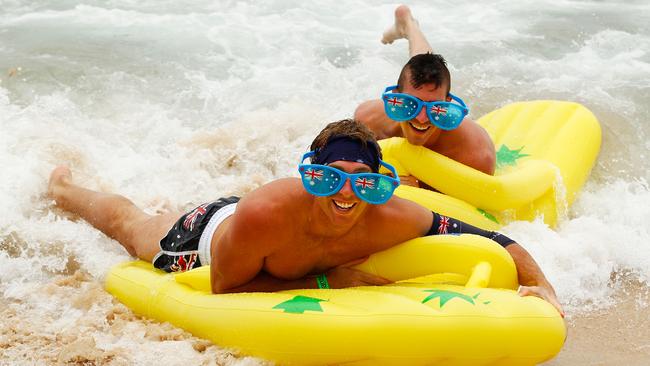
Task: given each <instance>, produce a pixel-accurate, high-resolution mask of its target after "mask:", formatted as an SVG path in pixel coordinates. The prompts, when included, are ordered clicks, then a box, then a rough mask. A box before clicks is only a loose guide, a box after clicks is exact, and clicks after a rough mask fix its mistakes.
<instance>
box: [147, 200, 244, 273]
mask: <svg viewBox="0 0 650 366" xmlns="http://www.w3.org/2000/svg"><path fill="white" fill-rule="evenodd" d="M237 202H239V197H235V196H231V197H226V198H219V199H218V200H216V201H214V202H208V203H204V204H202V205H200V206H199V207H197V208H195V209H193V210H192V211H190V212H188V213H186V214H185V215H183V216H181V218H180V219H178V221H176V223H174V226H172V228H171V229H170V230H169V232H168V233H167V235H166V236H165V237H164V238H162V239H161V240H160V252H158V254H156V256H155V257H154V258H153V260H152V263H153V266H154V267H156V268H158V269H162V270H163V271H165V272H182V271H189V270H190V269H192V268H198V267H200V266H204V265H209V264H210V247H211V244H212V236H213V235H214V232H215V230H217V227H219V224H221V223H222V222H223V221H224V220H225V219H227V218H228V217H230V216H231V215H232V214H233V213H234V212H235V208H236V207H237Z"/></svg>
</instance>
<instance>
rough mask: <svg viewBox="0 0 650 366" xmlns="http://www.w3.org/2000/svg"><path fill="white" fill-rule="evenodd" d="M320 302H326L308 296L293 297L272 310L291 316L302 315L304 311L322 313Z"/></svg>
mask: <svg viewBox="0 0 650 366" xmlns="http://www.w3.org/2000/svg"><path fill="white" fill-rule="evenodd" d="M321 301H327V300H322V299H317V298H315V297H309V296H300V295H298V296H295V297H294V298H293V299H291V300H287V301H285V302H282V303H279V304H277V305H275V306H274V307H273V309H282V310H284V312H285V313H293V314H302V313H304V312H305V311H308V310H309V311H320V312H322V311H323V308H322V307H321V306H320V304H319V303H320V302H321Z"/></svg>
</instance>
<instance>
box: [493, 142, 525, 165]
mask: <svg viewBox="0 0 650 366" xmlns="http://www.w3.org/2000/svg"><path fill="white" fill-rule="evenodd" d="M523 149H524V146H522V147H520V148H519V149H516V150H510V148H508V146H506V145H505V144H504V145H501V148H499V151H497V168H502V167H504V166H506V165H517V160H518V159H521V158H523V157H525V156H530V154H521V150H523Z"/></svg>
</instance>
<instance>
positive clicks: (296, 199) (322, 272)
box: [48, 120, 564, 316]
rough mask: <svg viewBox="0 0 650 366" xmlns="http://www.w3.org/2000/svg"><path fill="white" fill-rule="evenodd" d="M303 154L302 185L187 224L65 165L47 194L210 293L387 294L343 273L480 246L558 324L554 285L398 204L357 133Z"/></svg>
mask: <svg viewBox="0 0 650 366" xmlns="http://www.w3.org/2000/svg"><path fill="white" fill-rule="evenodd" d="M310 150H311V151H309V152H307V153H305V154H304V155H302V158H301V159H300V164H299V165H298V172H299V174H300V179H298V178H284V179H278V180H274V181H272V182H270V183H267V184H265V185H263V186H261V187H259V188H257V189H255V190H253V191H251V192H249V193H248V194H246V195H245V196H244V197H242V198H241V200H240V198H239V197H227V198H220V199H217V200H214V201H212V202H207V203H204V204H202V205H200V206H198V207H196V208H195V209H193V210H191V211H189V212H187V213H182V212H169V213H166V214H160V215H149V214H147V213H145V212H144V211H143V210H141V209H140V208H138V207H137V206H135V205H134V204H133V202H131V201H130V200H128V199H127V198H126V197H124V196H121V195H117V194H110V193H103V192H97V191H93V190H89V189H86V188H83V187H81V186H79V185H76V184H74V183H73V182H72V173H71V172H70V169H68V168H67V167H63V166H62V167H58V168H56V169H54V170H53V171H52V173H51V175H50V182H49V187H48V195H49V197H50V198H52V199H53V200H54V201H55V202H56V205H57V207H59V208H61V209H63V210H65V211H68V212H71V213H74V214H77V215H79V216H81V217H82V218H83V219H85V220H86V221H87V222H88V223H90V224H91V225H93V226H94V227H95V228H97V229H98V230H100V231H102V232H103V233H104V234H106V235H107V236H109V237H111V238H113V239H115V240H117V241H118V242H119V243H120V244H121V245H122V246H123V247H124V248H125V249H126V250H127V251H128V252H129V254H131V255H133V256H136V257H138V258H140V259H142V260H144V261H147V262H150V263H152V264H153V265H154V267H156V268H159V269H162V270H164V271H167V272H177V271H187V270H190V269H192V268H196V267H199V266H202V265H210V282H211V285H212V291H213V292H214V293H233V292H260V291H263V292H271V291H281V290H289V289H300V288H316V287H318V288H345V287H354V286H367V285H386V284H388V283H390V281H389V280H387V279H384V278H382V277H379V276H375V275H372V274H368V273H365V272H362V271H359V270H356V269H354V268H351V266H353V265H355V264H358V263H361V262H363V261H365V260H366V259H367V258H368V256H369V255H371V254H373V253H376V252H379V251H382V250H385V249H388V248H390V247H393V246H395V245H397V244H400V243H403V242H405V241H407V240H410V239H414V238H419V237H423V236H428V235H438V234H462V233H469V234H474V235H480V236H483V237H487V238H489V239H491V240H493V241H494V242H496V243H498V244H500V245H501V246H503V247H504V248H505V249H506V251H508V253H509V254H510V256H511V257H512V258H513V261H514V263H515V266H516V268H517V273H518V276H519V283H520V284H521V285H522V286H521V287H520V289H519V294H520V295H521V296H531V295H532V296H538V297H540V298H542V299H544V300H546V301H548V302H549V303H551V304H552V305H553V306H554V307H555V308H557V310H558V311H559V312H560V314H561V315H562V316H564V312H563V311H562V307H561V305H560V303H559V302H558V300H557V296H556V294H555V291H554V290H553V286H551V284H550V283H549V282H548V280H547V279H546V277H545V276H544V274H543V273H542V270H541V269H540V268H539V266H538V265H537V263H536V262H535V260H534V259H533V258H532V257H531V256H530V254H528V252H527V251H526V250H525V249H524V248H523V247H522V246H520V245H519V244H517V243H516V242H515V241H514V240H512V239H510V238H508V237H506V236H505V235H502V234H500V233H497V232H492V231H486V230H482V229H479V228H477V227H474V226H472V225H469V224H466V223H464V222H462V221H459V220H456V219H453V218H451V217H446V216H442V215H440V214H438V213H435V212H431V211H429V210H427V209H426V208H424V207H422V206H420V205H418V204H416V203H414V202H411V201H408V200H405V199H402V198H400V197H396V196H394V195H393V192H394V190H395V188H397V186H399V180H398V179H396V178H393V177H390V176H387V175H383V174H379V173H378V172H379V167H380V166H383V167H384V168H386V169H388V170H389V171H391V172H393V175H394V174H396V173H395V169H394V168H393V167H392V166H390V165H389V164H387V163H385V162H384V161H382V159H381V158H382V155H381V148H380V147H379V145H378V144H377V142H376V139H375V137H374V135H373V133H372V132H371V131H370V130H369V129H368V128H367V127H365V126H364V125H363V124H361V123H359V122H357V121H354V120H343V121H338V122H333V123H330V124H329V125H327V126H326V127H325V129H323V131H321V132H320V133H319V135H318V136H316V138H315V139H314V141H313V142H312V145H311V147H310ZM296 160H298V159H296ZM308 160H309V162H308V163H306V162H307V161H308Z"/></svg>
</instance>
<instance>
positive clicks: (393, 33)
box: [381, 5, 433, 57]
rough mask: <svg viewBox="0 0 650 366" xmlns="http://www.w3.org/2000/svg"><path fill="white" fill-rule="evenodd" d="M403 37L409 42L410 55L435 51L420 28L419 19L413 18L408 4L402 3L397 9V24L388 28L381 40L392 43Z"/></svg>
mask: <svg viewBox="0 0 650 366" xmlns="http://www.w3.org/2000/svg"><path fill="white" fill-rule="evenodd" d="M401 38H405V39H407V40H408V42H409V57H413V56H415V55H419V54H422V53H427V52H433V49H432V48H431V45H429V42H428V41H427V39H426V37H425V36H424V34H423V33H422V30H420V25H419V24H418V21H417V20H415V18H413V16H412V15H411V9H409V7H408V6H406V5H400V6H398V7H397V9H395V24H393V25H392V26H390V27H389V28H388V29H386V31H385V32H384V34H383V37H382V39H381V42H382V43H384V44H391V43H393V42H394V41H395V40H396V39H401Z"/></svg>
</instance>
